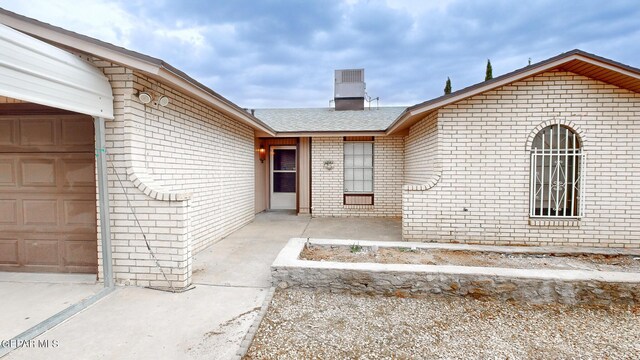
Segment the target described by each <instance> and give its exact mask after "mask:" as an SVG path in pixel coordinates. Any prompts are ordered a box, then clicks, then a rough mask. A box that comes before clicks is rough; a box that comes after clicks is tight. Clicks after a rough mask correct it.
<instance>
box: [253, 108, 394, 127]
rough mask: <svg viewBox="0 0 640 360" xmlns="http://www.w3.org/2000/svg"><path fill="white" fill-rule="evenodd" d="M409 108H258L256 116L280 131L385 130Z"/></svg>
mask: <svg viewBox="0 0 640 360" xmlns="http://www.w3.org/2000/svg"><path fill="white" fill-rule="evenodd" d="M405 109H406V107H405V106H393V107H379V108H371V109H367V108H365V110H346V111H335V110H334V109H333V108H307V109H256V110H255V116H256V117H257V118H258V119H260V120H262V121H263V122H265V123H266V124H267V125H269V126H270V127H271V128H273V129H274V130H276V131H278V132H309V131H384V130H386V129H387V128H388V127H389V125H390V124H391V123H392V122H393V121H394V120H395V119H397V118H398V116H400V114H402V112H403V111H404V110H405Z"/></svg>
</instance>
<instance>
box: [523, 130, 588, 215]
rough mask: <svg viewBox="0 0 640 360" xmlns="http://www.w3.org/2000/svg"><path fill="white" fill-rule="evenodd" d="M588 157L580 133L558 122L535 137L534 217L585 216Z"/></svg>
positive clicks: (533, 157)
mask: <svg viewBox="0 0 640 360" xmlns="http://www.w3.org/2000/svg"><path fill="white" fill-rule="evenodd" d="M583 174H584V157H583V153H582V149H581V144H580V140H579V138H578V136H577V135H576V133H575V132H573V130H571V129H570V128H568V127H566V126H564V125H560V124H556V125H551V126H548V127H546V128H544V129H542V130H540V132H539V133H538V134H537V135H536V136H535V138H534V139H533V144H532V145H531V184H530V186H531V189H530V197H529V200H530V201H529V202H530V204H529V208H530V212H529V215H530V216H531V217H580V216H582V213H583V211H582V208H583V202H582V199H583V196H582V195H583V194H582V189H583V186H582V183H583V178H582V175H583Z"/></svg>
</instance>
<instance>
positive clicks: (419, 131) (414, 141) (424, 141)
mask: <svg viewBox="0 0 640 360" xmlns="http://www.w3.org/2000/svg"><path fill="white" fill-rule="evenodd" d="M437 150H438V113H437V112H433V113H432V114H430V115H428V116H427V117H426V118H425V119H424V120H422V121H420V122H419V123H418V124H416V125H414V126H412V127H411V129H409V135H408V136H407V137H406V138H405V145H404V154H405V158H404V183H405V184H416V185H420V184H426V183H427V182H429V180H430V179H431V178H432V177H433V176H434V175H435V174H436V173H438V169H439V162H438V151H437Z"/></svg>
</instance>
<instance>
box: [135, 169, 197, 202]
mask: <svg viewBox="0 0 640 360" xmlns="http://www.w3.org/2000/svg"><path fill="white" fill-rule="evenodd" d="M127 176H128V177H129V181H131V182H132V183H133V185H135V186H136V187H137V188H138V190H140V191H142V192H143V193H144V194H146V195H147V196H149V197H150V198H152V199H155V200H160V201H186V200H189V199H191V195H192V194H191V193H174V192H169V191H166V190H164V189H162V187H161V186H160V185H159V184H156V183H155V181H154V180H153V178H151V176H149V174H148V173H147V171H146V169H145V170H142V169H135V168H134V167H133V166H130V164H129V166H127Z"/></svg>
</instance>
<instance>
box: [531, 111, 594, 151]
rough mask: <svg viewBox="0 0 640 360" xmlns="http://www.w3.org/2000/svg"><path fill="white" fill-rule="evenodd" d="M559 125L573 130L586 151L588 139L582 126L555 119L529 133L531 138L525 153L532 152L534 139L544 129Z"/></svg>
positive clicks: (539, 125)
mask: <svg viewBox="0 0 640 360" xmlns="http://www.w3.org/2000/svg"><path fill="white" fill-rule="evenodd" d="M558 124H560V125H564V126H566V127H568V128H570V129H571V130H573V132H575V133H576V136H577V137H578V140H579V141H580V147H581V148H582V149H584V147H585V144H586V137H585V133H584V130H582V128H581V127H580V125H578V124H576V123H575V122H573V120H569V119H566V118H557V117H554V118H551V119H549V120H546V121H543V122H542V123H540V124H538V126H536V127H535V128H534V129H533V130H531V132H530V133H529V136H528V137H527V142H526V145H525V151H526V152H527V154H528V153H529V152H530V151H531V145H532V144H533V139H534V138H535V137H536V135H538V133H539V132H540V131H541V130H542V129H544V128H546V127H548V126H551V125H558Z"/></svg>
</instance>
